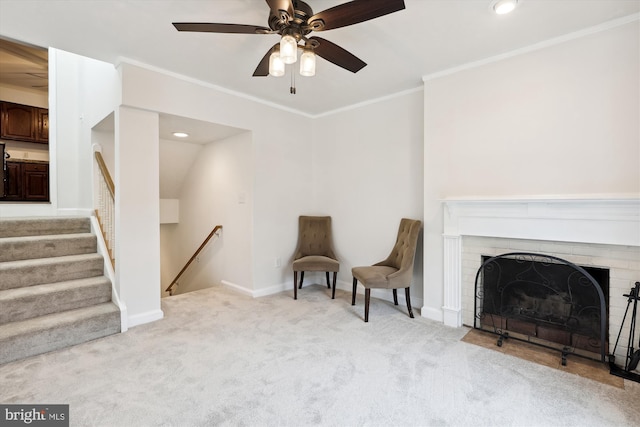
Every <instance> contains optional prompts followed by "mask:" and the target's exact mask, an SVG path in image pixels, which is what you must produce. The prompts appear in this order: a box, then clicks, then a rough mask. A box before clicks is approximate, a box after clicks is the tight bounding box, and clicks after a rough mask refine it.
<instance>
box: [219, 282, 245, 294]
mask: <svg viewBox="0 0 640 427" xmlns="http://www.w3.org/2000/svg"><path fill="white" fill-rule="evenodd" d="M221 283H222V285H223V286H226V287H228V288H231V289H233V290H234V291H237V292H239V293H241V294H243V295H248V296H250V297H251V296H253V292H252V291H251V290H250V289H247V288H245V287H244V286H240V285H236V284H235V283H231V282H229V281H227V280H222V281H221Z"/></svg>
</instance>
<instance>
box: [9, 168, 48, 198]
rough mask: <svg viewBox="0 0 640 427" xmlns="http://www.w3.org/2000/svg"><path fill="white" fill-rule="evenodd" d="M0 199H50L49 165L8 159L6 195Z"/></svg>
mask: <svg viewBox="0 0 640 427" xmlns="http://www.w3.org/2000/svg"><path fill="white" fill-rule="evenodd" d="M0 201H7V202H9V201H12V202H25V201H26V202H47V201H49V165H48V164H47V163H25V162H11V161H8V162H7V177H6V182H5V196H4V197H3V198H0Z"/></svg>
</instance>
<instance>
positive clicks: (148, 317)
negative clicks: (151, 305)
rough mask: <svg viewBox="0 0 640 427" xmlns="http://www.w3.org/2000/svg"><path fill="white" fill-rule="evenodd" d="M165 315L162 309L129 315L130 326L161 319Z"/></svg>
mask: <svg viewBox="0 0 640 427" xmlns="http://www.w3.org/2000/svg"><path fill="white" fill-rule="evenodd" d="M163 317H164V313H163V312H162V310H160V309H158V310H151V311H147V312H145V313H140V314H134V315H132V316H129V322H128V324H129V327H130V328H132V327H134V326H138V325H144V324H145V323H151V322H155V321H156V320H160V319H162V318H163Z"/></svg>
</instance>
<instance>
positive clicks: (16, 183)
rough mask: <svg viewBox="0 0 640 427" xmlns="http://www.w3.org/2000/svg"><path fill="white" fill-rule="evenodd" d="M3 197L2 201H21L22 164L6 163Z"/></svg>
mask: <svg viewBox="0 0 640 427" xmlns="http://www.w3.org/2000/svg"><path fill="white" fill-rule="evenodd" d="M4 189H5V197H4V199H2V200H22V163H14V162H7V176H6V181H5V187H4Z"/></svg>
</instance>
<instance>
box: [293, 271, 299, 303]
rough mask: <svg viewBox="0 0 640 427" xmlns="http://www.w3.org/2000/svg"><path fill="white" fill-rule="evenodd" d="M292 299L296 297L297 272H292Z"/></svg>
mask: <svg viewBox="0 0 640 427" xmlns="http://www.w3.org/2000/svg"><path fill="white" fill-rule="evenodd" d="M293 299H298V272H297V271H294V272H293Z"/></svg>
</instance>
